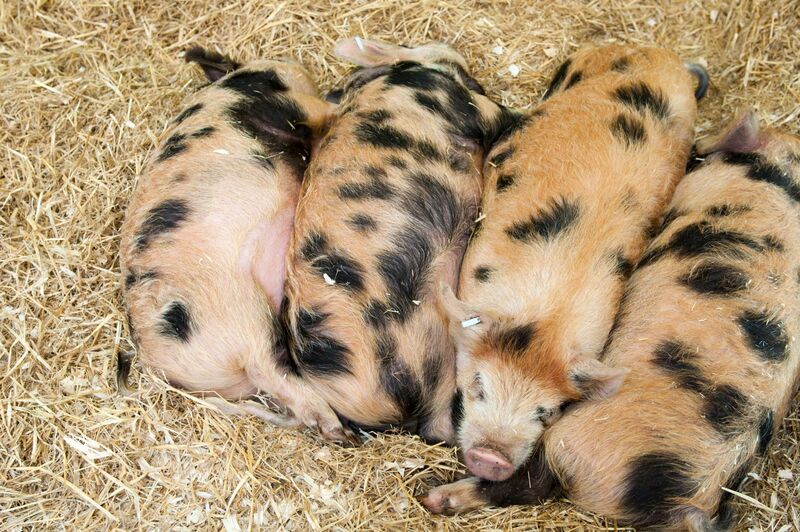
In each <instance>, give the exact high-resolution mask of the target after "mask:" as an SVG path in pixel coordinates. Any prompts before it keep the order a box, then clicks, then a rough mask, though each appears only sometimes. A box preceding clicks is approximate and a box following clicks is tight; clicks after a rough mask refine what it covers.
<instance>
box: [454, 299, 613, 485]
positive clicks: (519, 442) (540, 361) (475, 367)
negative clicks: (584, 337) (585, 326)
mask: <svg viewBox="0 0 800 532" xmlns="http://www.w3.org/2000/svg"><path fill="white" fill-rule="evenodd" d="M440 302H441V306H442V307H443V309H444V310H445V311H446V312H447V315H448V317H449V321H450V333H451V336H452V337H453V339H454V341H455V343H456V349H457V352H458V355H457V359H456V366H457V385H458V391H457V392H456V397H457V399H458V400H460V403H461V404H460V405H458V406H459V407H460V414H461V415H460V419H458V417H459V416H458V415H456V416H454V417H456V419H457V425H458V426H456V427H455V430H456V437H457V440H458V443H459V446H460V447H461V449H462V450H463V452H464V458H465V462H466V464H467V467H468V468H469V470H470V472H471V473H472V474H474V475H476V476H479V477H481V478H484V479H487V480H492V481H500V480H506V479H507V478H509V477H510V476H511V475H512V474H513V473H514V471H515V470H516V469H517V468H519V467H520V466H521V465H522V464H523V463H525V461H526V460H527V459H528V458H529V456H530V454H531V452H532V450H533V448H534V446H535V444H536V442H537V441H538V440H539V438H540V437H541V435H542V432H543V431H544V430H545V428H546V427H547V426H548V425H550V424H551V423H553V422H554V421H555V420H556V419H558V418H559V417H560V415H561V412H562V411H563V409H564V408H565V407H566V406H567V405H569V404H570V403H573V402H576V401H581V400H593V399H601V398H604V397H608V396H610V395H612V394H614V393H615V392H616V391H617V389H618V388H619V387H620V385H621V384H622V382H623V380H624V378H625V374H626V373H627V370H625V369H621V368H612V367H609V366H606V365H605V364H603V363H602V362H599V361H597V360H595V359H593V358H590V357H586V356H583V355H580V354H575V353H570V352H569V350H568V349H563V348H562V347H561V346H559V345H558V344H557V343H556V342H555V341H554V340H553V337H552V336H551V335H550V333H549V331H548V330H547V327H546V325H543V326H537V325H536V324H535V323H528V324H520V323H514V322H512V321H511V320H508V319H498V318H496V317H493V316H492V314H491V313H490V312H488V311H481V310H479V309H475V308H472V307H470V305H468V304H467V303H465V302H463V301H460V300H458V299H457V298H456V297H455V295H454V294H453V292H452V290H451V289H450V287H444V286H443V287H442V289H441V292H440Z"/></svg>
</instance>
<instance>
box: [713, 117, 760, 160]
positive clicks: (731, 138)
mask: <svg viewBox="0 0 800 532" xmlns="http://www.w3.org/2000/svg"><path fill="white" fill-rule="evenodd" d="M761 140H762V139H761V130H760V127H759V124H758V117H757V116H756V113H755V111H753V110H752V109H750V108H747V109H745V110H743V111H741V112H740V113H739V115H738V116H737V117H736V118H735V119H734V120H733V122H731V123H730V124H729V125H728V127H727V128H725V131H723V132H722V133H720V134H718V135H714V136H712V137H709V138H707V139H703V140H701V141H699V142H698V143H697V153H699V154H700V155H706V154H708V153H713V152H718V151H725V152H731V153H749V152H752V151H753V150H755V149H757V148H758V146H759V144H761Z"/></svg>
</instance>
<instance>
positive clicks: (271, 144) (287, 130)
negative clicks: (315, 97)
mask: <svg viewBox="0 0 800 532" xmlns="http://www.w3.org/2000/svg"><path fill="white" fill-rule="evenodd" d="M228 79H229V80H230V79H232V78H228ZM237 86H240V90H239V92H241V93H242V94H245V95H246V96H247V97H246V98H240V99H239V100H238V101H236V102H235V103H234V104H232V105H231V106H230V107H229V108H228V110H227V112H226V114H227V117H228V120H229V121H230V123H231V124H232V125H233V126H234V127H235V128H237V129H238V130H239V131H241V132H242V133H243V134H244V135H246V136H247V137H249V138H253V139H256V140H258V141H259V142H260V143H261V145H262V146H263V148H264V150H265V152H267V153H270V154H275V155H277V156H278V157H280V159H281V160H283V161H284V163H285V164H287V165H288V166H289V167H290V168H291V170H292V172H294V173H295V174H296V175H302V174H303V173H304V172H305V168H306V165H307V163H308V159H309V156H310V149H311V129H310V128H309V127H308V126H307V125H305V123H304V122H306V120H307V116H306V114H305V113H304V112H303V110H302V109H301V108H300V107H299V106H298V105H297V102H295V101H294V100H292V99H291V98H289V97H287V96H286V95H284V94H282V93H280V92H275V91H272V90H270V89H269V88H268V87H264V86H261V87H260V88H259V87H254V88H250V89H248V87H250V86H249V85H247V79H244V78H243V79H242V80H241V84H240V85H237ZM251 89H252V90H251Z"/></svg>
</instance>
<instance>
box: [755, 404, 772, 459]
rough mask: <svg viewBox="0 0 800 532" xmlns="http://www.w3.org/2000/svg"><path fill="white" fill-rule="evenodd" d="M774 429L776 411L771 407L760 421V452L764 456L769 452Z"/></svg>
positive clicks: (765, 410) (765, 411) (762, 415)
mask: <svg viewBox="0 0 800 532" xmlns="http://www.w3.org/2000/svg"><path fill="white" fill-rule="evenodd" d="M774 430H775V413H774V412H773V411H772V410H770V409H769V408H766V409H764V412H763V413H762V414H761V417H760V419H759V421H758V450H757V452H758V454H760V455H762V456H763V455H764V454H765V453H766V452H767V448H768V447H769V442H770V441H771V440H772V433H773V431H774Z"/></svg>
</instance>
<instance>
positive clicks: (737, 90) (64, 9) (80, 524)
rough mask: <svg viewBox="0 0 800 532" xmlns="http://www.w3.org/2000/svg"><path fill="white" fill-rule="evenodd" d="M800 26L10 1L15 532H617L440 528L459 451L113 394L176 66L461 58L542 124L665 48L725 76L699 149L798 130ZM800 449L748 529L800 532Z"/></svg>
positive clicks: (317, 2)
mask: <svg viewBox="0 0 800 532" xmlns="http://www.w3.org/2000/svg"><path fill="white" fill-rule="evenodd" d="M798 27H800V9H798V6H797V3H796V2H794V1H793V0H778V1H741V2H735V1H730V2H701V1H699V0H693V1H692V2H673V3H669V2H660V1H656V0H648V1H645V2H629V1H616V0H612V1H608V2H601V1H592V2H588V3H587V2H579V1H561V2H548V1H538V2H534V1H530V2H523V1H519V2H514V1H496V2H491V1H473V0H459V1H458V2H456V1H452V0H444V1H440V2H435V3H433V2H430V3H428V2H421V1H416V0H410V1H407V2H402V3H392V2H386V1H381V0H379V1H373V2H365V1H356V2H339V3H336V2H328V1H327V0H298V1H283V2H279V1H274V0H273V1H268V0H260V1H247V0H243V1H238V2H223V1H216V0H205V1H195V2H192V1H184V0H172V1H169V2H155V1H146V0H130V1H124V2H123V1H120V2H112V1H109V0H64V1H47V0H27V1H23V0H0V65H2V66H0V146H2V150H1V151H0V528H3V529H19V528H22V527H32V528H36V529H39V528H62V527H65V528H70V529H73V528H78V529H88V528H90V527H92V528H93V527H98V528H103V529H106V528H114V527H118V528H126V529H127V528H131V529H132V528H148V529H152V528H168V527H170V528H171V527H178V528H180V527H199V528H203V529H221V528H225V529H226V530H238V529H239V528H241V529H247V528H251V527H257V526H259V525H266V527H267V528H268V529H272V530H274V529H290V530H300V529H320V528H325V529H329V528H331V529H346V530H350V529H357V528H362V529H364V528H368V529H379V528H380V529H403V528H408V529H415V530H416V529H433V528H441V529H452V530H457V529H471V528H475V527H477V526H481V527H487V528H494V529H509V528H512V527H520V528H521V529H553V528H556V529H572V530H578V529H595V528H603V527H613V526H614V524H613V523H609V522H606V521H604V520H602V519H600V518H596V517H594V516H591V515H586V514H585V513H581V512H579V511H576V510H575V509H574V508H572V507H571V506H570V505H569V504H567V503H566V502H564V501H556V502H553V503H549V504H547V505H545V506H542V507H538V508H511V509H505V510H488V511H484V512H480V513H475V514H470V515H466V516H463V517H458V518H455V519H447V518H433V517H431V516H429V515H428V514H426V513H425V511H423V509H422V508H421V507H420V506H419V504H417V502H416V501H415V499H414V497H413V496H414V495H415V494H419V493H421V492H423V491H425V490H426V488H427V487H428V486H431V485H435V484H438V483H442V482H444V481H446V480H449V479H451V478H453V476H454V475H456V474H457V472H458V471H459V466H458V463H457V461H456V459H455V455H454V452H453V451H452V450H449V449H443V448H432V447H428V446H426V445H424V444H423V443H421V442H420V441H419V440H418V439H415V438H410V437H403V436H382V437H379V438H376V439H375V440H373V441H371V442H369V443H368V444H366V445H364V446H363V447H361V448H359V449H339V448H336V447H333V446H330V445H326V444H325V443H323V442H322V441H320V439H319V438H317V437H315V436H314V435H311V434H307V433H292V432H287V431H282V430H278V429H274V428H271V427H269V426H265V425H264V424H262V423H261V422H259V421H257V420H255V419H235V420H232V419H226V418H224V417H222V416H220V415H218V414H216V413H215V412H214V411H212V410H211V409H209V408H206V407H205V406H203V405H202V404H199V403H198V402H197V401H196V400H194V399H192V398H191V397H187V396H185V395H183V394H181V393H180V392H178V391H175V390H172V389H170V388H168V386H166V385H165V384H162V383H160V382H158V381H156V380H154V379H153V378H151V377H150V376H149V375H146V374H145V375H142V374H140V373H139V372H138V371H137V372H134V374H133V378H132V383H133V385H134V386H137V387H138V388H139V390H140V393H139V395H138V397H136V398H128V399H125V398H121V397H119V396H117V395H116V390H115V386H114V364H115V362H114V361H115V354H116V353H117V352H118V351H119V350H127V349H129V348H130V345H129V343H128V340H127V337H128V333H127V331H126V328H125V324H124V319H123V314H122V312H121V310H120V290H119V285H120V283H119V272H118V258H117V256H118V250H117V248H118V237H117V233H118V228H119V225H120V221H121V218H122V216H123V213H124V210H125V207H126V205H127V203H128V199H129V197H130V194H131V191H132V190H133V187H134V185H135V183H136V176H137V175H138V174H139V172H140V171H141V169H142V164H143V162H144V160H145V156H146V154H147V153H148V152H149V150H150V149H151V148H152V147H153V145H154V143H155V141H156V138H157V137H158V136H159V134H160V132H161V131H162V128H163V126H164V124H165V123H166V121H167V120H168V119H169V118H170V117H171V116H174V114H175V113H176V110H177V109H178V106H179V105H180V103H181V101H182V100H183V99H184V98H185V96H186V95H187V94H189V93H190V92H191V91H192V90H193V88H194V87H197V86H198V84H199V83H200V81H201V80H200V76H199V75H198V73H197V72H196V71H195V70H194V69H193V68H192V67H190V66H187V65H185V64H184V63H183V61H182V59H181V51H182V50H184V49H185V48H186V47H188V46H190V45H193V44H202V45H206V46H209V47H213V48H218V49H220V50H223V51H227V52H230V53H231V54H233V55H234V56H235V57H239V58H253V57H256V56H268V57H275V56H294V57H296V58H298V59H300V60H301V61H302V62H303V63H305V64H306V65H307V66H308V68H309V69H310V70H311V71H312V72H313V73H314V74H315V75H316V76H318V78H319V80H320V83H321V84H322V86H323V87H325V88H328V87H330V86H332V85H333V84H334V83H336V82H337V80H339V79H340V78H341V76H342V75H343V73H344V72H345V71H346V68H347V67H346V66H345V65H343V64H341V63H340V62H338V61H337V60H335V58H333V57H332V56H331V55H330V49H331V47H332V45H333V43H334V42H335V41H336V40H337V39H339V38H342V37H346V36H352V35H362V36H369V37H374V38H378V39H384V40H388V41H395V42H401V43H408V44H417V43H422V42H425V41H428V40H434V39H436V40H445V41H447V42H450V43H453V44H454V45H455V46H456V47H457V48H459V49H460V50H461V51H463V53H464V54H465V55H466V56H467V57H468V59H469V61H470V62H471V64H472V65H473V67H474V72H475V74H476V77H477V78H478V79H479V80H480V81H481V82H483V83H484V85H485V86H486V88H487V90H488V91H489V93H490V94H491V95H492V96H494V97H496V98H499V99H500V100H502V101H503V103H506V104H511V105H515V106H520V107H530V106H531V105H532V104H534V103H535V102H536V101H537V100H538V97H539V95H540V94H541V93H542V90H543V87H544V84H545V81H546V79H547V78H548V77H549V75H550V74H551V73H552V71H553V69H554V67H555V65H557V64H558V63H559V62H560V61H561V60H562V59H563V58H564V57H565V55H566V54H567V53H568V52H570V51H572V50H574V49H575V48H576V47H577V46H578V45H580V44H581V43H585V42H588V41H595V42H611V41H625V42H633V43H645V44H651V43H657V44H661V45H664V46H669V47H672V48H674V49H676V50H677V51H678V52H679V53H680V54H681V55H682V57H684V58H685V59H688V60H692V61H697V62H701V63H704V64H707V65H708V70H709V73H710V75H711V79H712V88H711V91H710V94H709V96H708V98H707V99H706V100H705V101H704V102H703V103H702V105H701V107H700V120H699V122H698V129H699V133H700V134H701V135H702V134H703V133H704V132H707V131H710V130H711V129H712V127H713V126H714V125H715V124H718V123H720V120H721V119H723V118H729V117H730V116H731V115H732V114H733V113H734V111H735V109H736V108H738V107H740V106H742V105H745V104H753V105H755V107H756V108H757V110H758V111H759V114H760V115H761V116H762V117H763V119H764V120H765V121H766V122H768V123H770V124H773V125H777V126H781V127H783V128H786V129H787V130H790V131H793V132H795V133H800V125H799V122H800V105H799V104H798V102H800V74H798V72H800V32H798ZM796 403H797V402H796ZM799 440H800V413H799V412H798V408H797V407H795V408H794V409H793V411H792V413H791V414H790V416H789V418H788V419H787V420H786V421H784V423H783V427H782V429H781V431H780V433H779V434H778V436H777V438H775V440H774V444H773V446H772V448H771V450H770V452H769V458H768V459H766V460H763V461H761V462H759V463H758V464H757V466H756V467H755V468H754V470H753V471H752V473H751V474H750V477H752V478H751V479H750V481H749V482H748V484H747V485H746V486H745V488H744V489H743V490H742V491H743V497H741V498H740V499H739V500H740V503H739V504H738V509H739V511H740V516H741V518H740V522H739V525H738V527H737V528H741V529H745V528H748V527H754V528H757V529H763V530H780V531H785V530H790V529H792V530H797V529H798V528H800V510H798V506H800V488H798V478H800V441H799ZM599 488H600V487H599ZM600 489H602V488H600Z"/></svg>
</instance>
